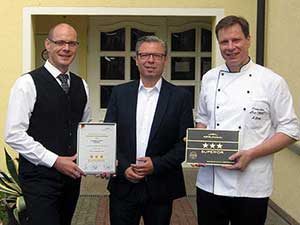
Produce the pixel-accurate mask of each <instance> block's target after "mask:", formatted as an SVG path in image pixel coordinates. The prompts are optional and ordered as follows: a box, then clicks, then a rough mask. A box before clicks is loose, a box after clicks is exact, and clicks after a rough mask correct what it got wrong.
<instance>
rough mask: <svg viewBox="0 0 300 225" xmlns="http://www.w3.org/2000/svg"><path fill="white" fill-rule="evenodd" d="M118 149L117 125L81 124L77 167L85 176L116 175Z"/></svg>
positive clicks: (79, 127) (78, 135)
mask: <svg viewBox="0 0 300 225" xmlns="http://www.w3.org/2000/svg"><path fill="white" fill-rule="evenodd" d="M116 149H117V125H116V123H100V122H99V123H96V122H92V123H90V122H81V123H79V125H78V129H77V165H78V166H79V168H80V169H81V170H82V171H83V172H84V173H85V174H87V175H92V174H94V175H95V174H100V173H115V172H116Z"/></svg>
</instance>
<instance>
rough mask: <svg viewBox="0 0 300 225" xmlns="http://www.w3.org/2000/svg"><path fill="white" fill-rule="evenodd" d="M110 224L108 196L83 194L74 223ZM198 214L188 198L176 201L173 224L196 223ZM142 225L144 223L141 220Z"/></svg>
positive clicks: (74, 224) (86, 224)
mask: <svg viewBox="0 0 300 225" xmlns="http://www.w3.org/2000/svg"><path fill="white" fill-rule="evenodd" d="M83 224H84V225H110V223H109V210H108V196H81V197H80V199H79V202H78V207H77V209H76V213H75V215H74V218H73V221H72V225H83ZM196 224H197V221H196V216H195V214H194V212H193V209H192V207H191V205H190V203H189V201H188V199H187V198H181V199H177V200H175V201H174V204H173V213H172V217H171V225H196ZM140 225H143V221H141V223H140Z"/></svg>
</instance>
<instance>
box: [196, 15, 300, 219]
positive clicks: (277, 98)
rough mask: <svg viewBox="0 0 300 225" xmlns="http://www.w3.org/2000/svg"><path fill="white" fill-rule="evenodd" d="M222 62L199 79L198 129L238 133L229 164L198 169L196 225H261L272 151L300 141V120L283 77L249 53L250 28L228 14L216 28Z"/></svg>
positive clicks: (270, 183) (202, 166)
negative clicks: (238, 137) (232, 161)
mask: <svg viewBox="0 0 300 225" xmlns="http://www.w3.org/2000/svg"><path fill="white" fill-rule="evenodd" d="M216 36H217V39H218V42H219V47H220V51H221V54H222V56H223V58H224V60H225V64H224V65H221V66H219V67H216V68H213V69H211V70H210V71H208V72H207V73H206V74H205V75H204V77H203V80H202V85H201V92H200V98H199V106H198V110H197V115H196V123H197V127H200V128H207V129H217V130H239V131H240V146H239V147H240V149H239V151H238V152H237V153H235V154H234V155H232V156H231V157H230V159H231V160H234V161H235V163H234V164H233V165H228V166H208V165H204V164H198V166H201V168H200V169H199V172H198V176H197V182H196V186H197V208H198V224H199V225H228V224H229V221H230V222H231V225H248V224H249V225H263V224H264V223H265V219H266V214H267V207H268V200H269V196H270V195H271V192H272V162H273V155H274V153H275V152H277V151H280V150H281V149H283V148H284V147H286V146H288V145H289V144H291V143H293V142H294V141H296V140H299V137H300V128H299V127H300V126H299V120H298V119H297V116H296V115H295V112H294V109H293V101H292V96H291V94H290V92H289V89H288V86H287V84H286V82H285V81H284V79H283V78H282V77H280V76H279V75H278V74H276V73H274V72H273V71H271V70H270V69H267V68H265V67H262V66H260V65H257V64H255V63H254V62H253V61H252V60H251V58H250V57H249V54H248V49H249V47H250V35H249V24H248V22H247V21H246V20H245V19H244V18H241V17H236V16H227V17H225V18H223V19H222V20H221V21H220V22H219V23H218V24H217V26H216Z"/></svg>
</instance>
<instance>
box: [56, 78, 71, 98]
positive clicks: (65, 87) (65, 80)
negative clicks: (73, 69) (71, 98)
mask: <svg viewBox="0 0 300 225" xmlns="http://www.w3.org/2000/svg"><path fill="white" fill-rule="evenodd" d="M58 79H59V80H60V81H61V87H62V89H63V90H64V91H65V92H66V94H67V93H68V92H69V84H68V79H69V77H68V75H67V74H60V75H59V76H58Z"/></svg>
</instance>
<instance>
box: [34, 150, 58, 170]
mask: <svg viewBox="0 0 300 225" xmlns="http://www.w3.org/2000/svg"><path fill="white" fill-rule="evenodd" d="M57 158H58V155H56V154H55V153H53V152H51V151H47V152H46V154H45V155H44V157H43V158H42V160H41V162H40V163H39V165H42V166H46V167H49V168H50V167H52V166H53V165H54V163H55V161H56V159H57Z"/></svg>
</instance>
